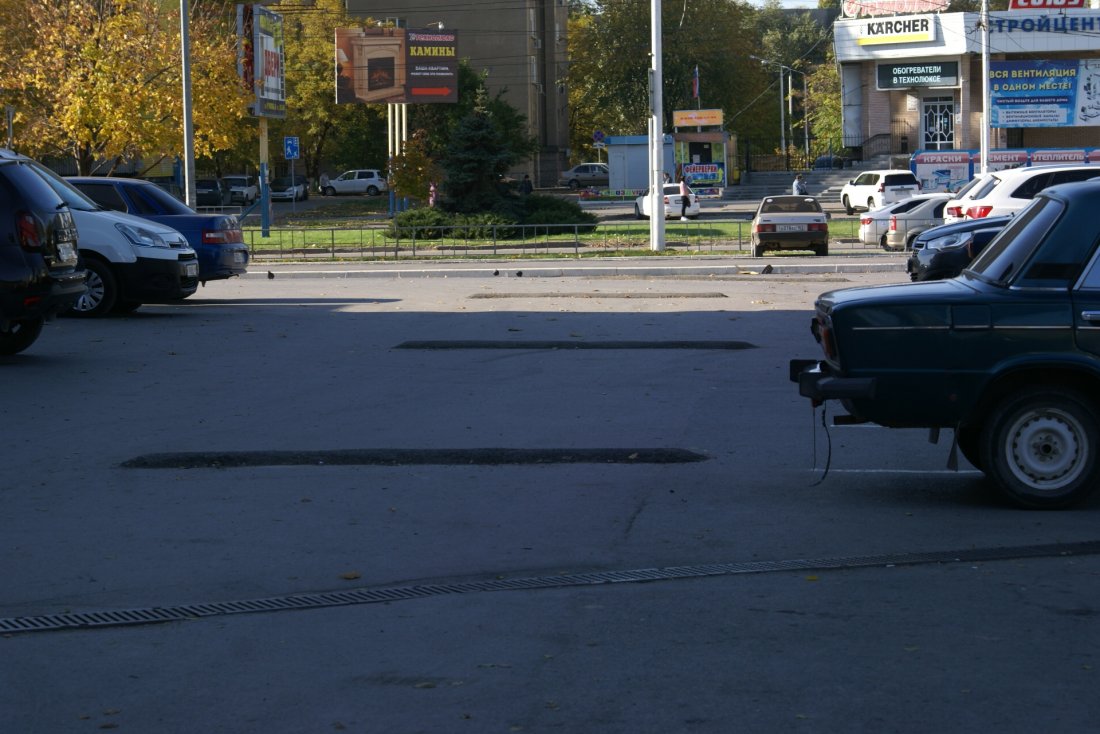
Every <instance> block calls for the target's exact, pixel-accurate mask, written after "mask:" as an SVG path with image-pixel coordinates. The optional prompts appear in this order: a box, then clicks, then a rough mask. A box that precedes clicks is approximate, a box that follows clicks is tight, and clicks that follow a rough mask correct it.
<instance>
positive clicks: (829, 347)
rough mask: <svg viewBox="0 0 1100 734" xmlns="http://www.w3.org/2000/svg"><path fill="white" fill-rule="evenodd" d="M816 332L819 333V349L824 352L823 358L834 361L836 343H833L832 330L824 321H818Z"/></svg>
mask: <svg viewBox="0 0 1100 734" xmlns="http://www.w3.org/2000/svg"><path fill="white" fill-rule="evenodd" d="M819 323H820V327H819V328H818V333H819V334H820V335H821V349H822V350H823V351H824V352H825V359H827V360H829V361H836V344H834V343H833V330H832V328H831V327H830V326H829V324H828V323H827V322H825V321H819Z"/></svg>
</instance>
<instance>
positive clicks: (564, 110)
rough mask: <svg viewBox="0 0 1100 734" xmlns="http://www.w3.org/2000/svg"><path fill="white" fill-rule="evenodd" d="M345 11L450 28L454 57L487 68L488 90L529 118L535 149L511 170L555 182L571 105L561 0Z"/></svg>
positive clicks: (356, 3)
mask: <svg viewBox="0 0 1100 734" xmlns="http://www.w3.org/2000/svg"><path fill="white" fill-rule="evenodd" d="M347 8H348V11H349V12H350V13H352V14H353V15H356V16H361V17H364V18H366V17H370V18H374V19H375V20H379V21H386V20H391V21H393V22H395V23H396V24H397V25H399V26H401V27H405V28H435V27H440V25H439V24H442V27H444V28H447V29H451V30H454V31H455V33H456V36H457V44H458V56H459V58H462V59H469V61H470V64H471V65H472V67H473V68H474V69H475V70H477V71H486V72H488V76H487V79H486V83H487V85H488V89H489V92H490V93H491V94H496V93H497V92H501V91H503V92H504V99H505V100H506V101H507V102H508V103H509V104H510V105H512V106H513V107H515V108H516V109H517V110H519V112H520V113H522V114H523V115H525V116H526V118H527V126H528V127H527V132H528V134H529V135H530V136H531V137H533V138H534V139H535V140H537V141H538V144H539V155H538V156H537V158H536V159H535V160H533V161H530V162H529V163H526V164H524V167H522V168H521V169H520V170H518V171H516V172H515V173H516V174H517V175H518V176H522V174H524V173H528V174H530V176H531V178H532V180H534V181H535V185H536V186H554V185H555V184H556V183H557V179H558V173H559V172H560V171H562V170H564V169H565V168H567V167H568V163H567V160H566V155H567V151H568V146H569V107H568V96H567V94H566V88H565V85H564V82H563V81H562V80H563V79H564V78H565V74H566V61H567V54H566V39H567V28H568V7H567V4H566V3H565V0H479V2H476V3H475V2H470V0H434V1H433V2H431V3H415V4H404V3H395V2H393V0H388V1H387V0H347Z"/></svg>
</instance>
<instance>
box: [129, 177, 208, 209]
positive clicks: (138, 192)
mask: <svg viewBox="0 0 1100 734" xmlns="http://www.w3.org/2000/svg"><path fill="white" fill-rule="evenodd" d="M127 190H128V192H129V194H130V198H131V199H132V200H133V202H134V206H135V207H136V208H137V211H138V212H139V213H141V214H194V213H195V212H194V211H193V210H192V209H191V208H189V207H188V206H187V205H186V204H184V203H182V202H181V201H180V200H179V199H177V198H176V197H174V196H172V195H171V194H169V193H168V192H167V191H165V190H164V189H162V188H161V187H159V186H157V185H155V184H154V185H152V186H146V185H144V184H140V185H135V186H129V187H128V188H127Z"/></svg>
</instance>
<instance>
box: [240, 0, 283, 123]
mask: <svg viewBox="0 0 1100 734" xmlns="http://www.w3.org/2000/svg"><path fill="white" fill-rule="evenodd" d="M237 39H238V42H239V44H238V50H237V74H238V75H239V76H240V78H241V83H242V84H244V87H245V89H247V90H248V91H249V92H252V93H254V94H255V95H256V96H255V99H254V101H253V102H252V103H251V104H249V112H251V113H252V114H253V115H255V116H256V117H286V74H285V70H284V69H283V59H284V45H283V17H282V16H281V15H279V14H278V13H272V12H271V11H270V10H265V9H264V8H263V6H261V5H238V6H237Z"/></svg>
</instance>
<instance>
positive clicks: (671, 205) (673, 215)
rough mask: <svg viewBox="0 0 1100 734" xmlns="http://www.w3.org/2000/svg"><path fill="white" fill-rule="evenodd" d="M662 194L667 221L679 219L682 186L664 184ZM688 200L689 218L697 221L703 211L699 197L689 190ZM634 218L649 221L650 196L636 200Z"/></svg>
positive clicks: (643, 196)
mask: <svg viewBox="0 0 1100 734" xmlns="http://www.w3.org/2000/svg"><path fill="white" fill-rule="evenodd" d="M662 193H663V194H664V207H665V219H679V218H680V211H681V206H680V184H678V183H668V184H664V187H663V191H662ZM688 199H689V200H690V203H689V204H688V208H687V218H688V219H695V218H696V217H697V216H699V212H700V211H701V209H700V207H699V199H698V197H696V196H695V192H694V191H692V190H691V189H690V188H689V189H688ZM634 218H635V219H649V196H648V195H647V194H643V195H642V196H639V197H638V198H637V199H635V200H634Z"/></svg>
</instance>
